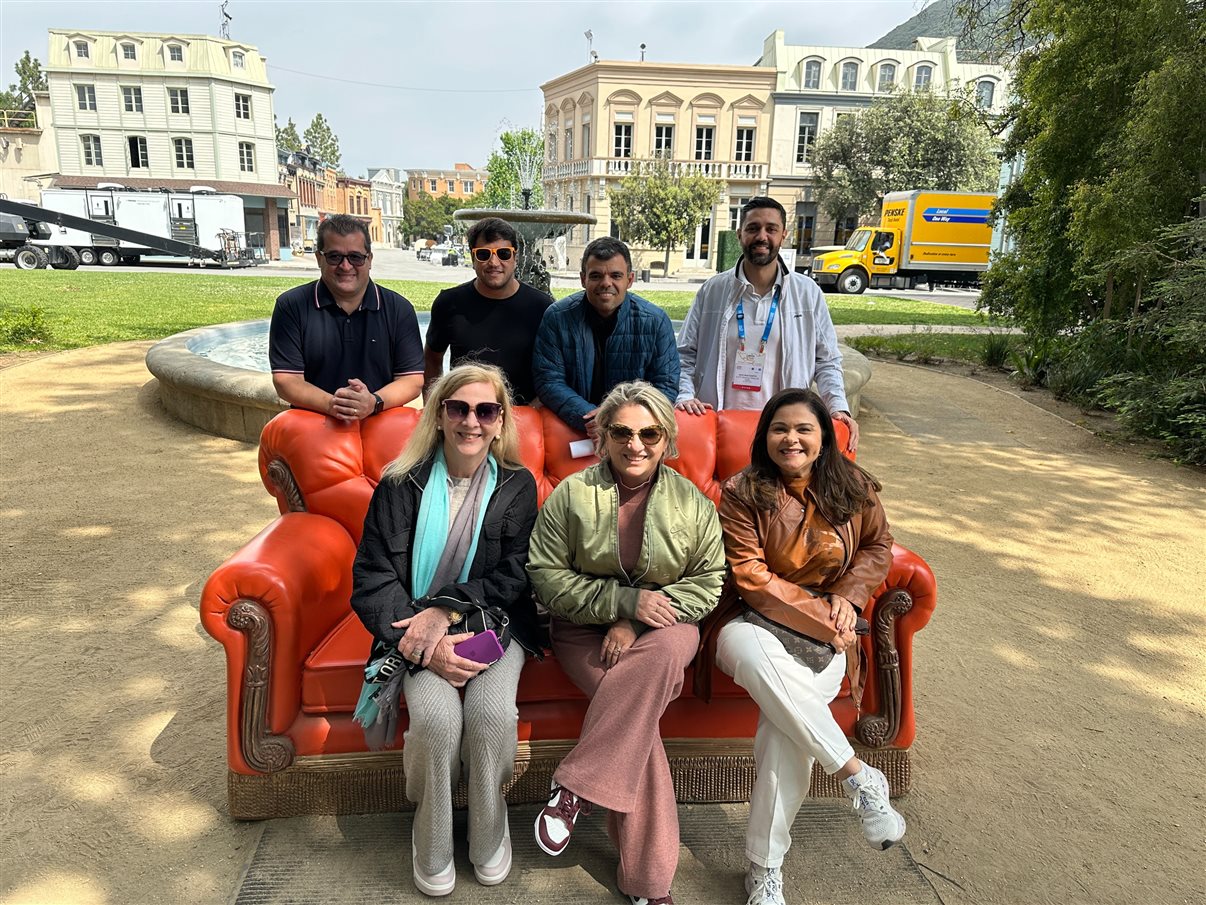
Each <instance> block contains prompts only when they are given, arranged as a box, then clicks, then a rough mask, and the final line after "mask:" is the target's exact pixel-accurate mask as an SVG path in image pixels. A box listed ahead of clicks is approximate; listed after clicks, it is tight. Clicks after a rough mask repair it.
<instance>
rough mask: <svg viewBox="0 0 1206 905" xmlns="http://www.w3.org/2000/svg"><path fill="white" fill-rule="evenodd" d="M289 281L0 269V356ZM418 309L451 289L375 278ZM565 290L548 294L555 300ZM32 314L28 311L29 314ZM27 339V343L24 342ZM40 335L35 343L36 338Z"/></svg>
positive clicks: (134, 334)
mask: <svg viewBox="0 0 1206 905" xmlns="http://www.w3.org/2000/svg"><path fill="white" fill-rule="evenodd" d="M301 282H303V281H302V280H299V279H298V278H296V277H272V276H265V277H260V276H255V277H243V276H231V275H222V274H206V273H197V272H195V271H194V272H187V273H161V272H154V273H106V272H104V271H94V270H93V271H79V270H77V271H64V270H34V271H24V270H17V269H15V268H10V267H3V268H0V352H10V351H13V350H15V349H30V348H43V349H73V348H77V347H79V346H91V345H97V344H100V343H109V342H118V341H120V340H131V339H161V338H163V337H165V336H170V335H171V334H173V333H178V332H179V331H181V330H188V329H190V328H192V327H200V326H205V325H208V324H221V323H226V322H228V321H241V320H254V319H256V318H264V317H268V316H269V315H271V313H272V304H273V301H274V300H275V299H276V297H277V296H278V295H280V293H282V292H283V291H285V290H286V289H289V288H291V287H293V286H296V285H298V284H299V283H301ZM381 282H382V285H383V286H389V287H390V288H391V289H394V290H396V291H398V292H401V293H402V294H403V295H404V296H406V297H407V298H408V299H410V301H411V302H412V303H413V304H414V306H415V307H416V308H417V309H419V310H427V309H429V308H430V307H431V303H432V301H433V300H434V299H435V297H436V294H437V293H438V292H439V291H440V290H441V289H443V288H445V287H447V286H450V285H454V284H451V283H420V282H413V281H401V280H382V281H381ZM571 291H572V290H569V289H566V290H557V293H556V294H557V295H558V297H560V296H564V295H567V294H569V292H571ZM645 296H646V297H647V298H648V299H649V300H650V301H652V302H654V303H656V304H658V305H661V306H662V307H663V308H664V309H665V310H666V312H667V313H668V314H669V315H670V317H671V318H674V319H676V320H678V319H681V318H683V317H684V316H686V313H687V308H688V307H689V306H690V304H691V300H692V299H693V298H694V297H695V289H694V288H692V289H690V290H687V291H656V292H647V293H645ZM828 301H829V306H830V310H831V311H832V313H833V320H834V323H837V324H919V325H925V324H969V325H973V324H983V323H985V321H984V319H983V318H982V317H981V316H980V315H978V314H976V313H974V312H971V311H967V310H965V309H962V308H955V307H952V306H949V305H935V304H931V303H929V302H922V301H914V300H904V299H891V298H882V297H878V296H829V297H828ZM31 308H32V309H35V310H33V311H31ZM30 335H33V336H34V337H35V341H34V342H29V341H26V340H25V337H27V336H30ZM38 338H40V341H37V339H38Z"/></svg>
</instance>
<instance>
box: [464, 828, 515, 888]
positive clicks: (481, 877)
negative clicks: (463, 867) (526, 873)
mask: <svg viewBox="0 0 1206 905" xmlns="http://www.w3.org/2000/svg"><path fill="white" fill-rule="evenodd" d="M504 819H505V818H504ZM509 873H511V825H510V822H509V821H508V822H506V823H504V824H503V837H502V844H501V845H499V847H498V851H496V852H495V853H494V855H493V857H491V858H490V860H489V861H487V862H486V863H485V864H475V865H473V875H474V876H475V877H477V882H478V883H480V884H482V886H497V885H498V884H499V883H501V882H502V881H503V880H505V879H507V875H508V874H509Z"/></svg>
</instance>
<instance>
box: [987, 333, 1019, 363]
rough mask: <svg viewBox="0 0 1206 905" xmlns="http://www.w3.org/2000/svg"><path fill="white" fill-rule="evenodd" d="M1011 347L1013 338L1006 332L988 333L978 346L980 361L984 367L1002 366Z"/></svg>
mask: <svg viewBox="0 0 1206 905" xmlns="http://www.w3.org/2000/svg"><path fill="white" fill-rule="evenodd" d="M1012 349H1013V339H1012V338H1011V337H1010V335H1009V334H1008V333H989V334H988V335H987V336H985V337H984V345H983V346H982V347H981V348H980V363H981V364H982V365H984V367H986V368H1003V367H1005V362H1007V361H1008V360H1009V353H1010V351H1011V350H1012Z"/></svg>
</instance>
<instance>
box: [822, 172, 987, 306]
mask: <svg viewBox="0 0 1206 905" xmlns="http://www.w3.org/2000/svg"><path fill="white" fill-rule="evenodd" d="M996 200H997V198H996V195H994V194H992V193H991V192H925V191H913V192H890V193H888V194H887V195H884V206H883V214H882V215H881V216H880V221H881V222H880V224H879V226H863V227H860V228H859V229H857V230H855V232H854V234H853V235H852V236H851V237H850V240H849V241H848V242H847V243H846V245H845V247H844V248H839V249H835V250H825V251H822V252H820V253H818V254H816V255H814V256H813V258H812V267H811V275H812V278H813V279H814V280H816V281H817V282H818V283H819V284H820V285H821V286H822V288H826V289H829V288H836V289H837V291H838V292H848V293H852V294H854V295H857V294H858V293H860V292H862V291H863V290H864V289H866V288H867V287H868V286H870V287H871V288H872V289H914V288H916V286H917V284H918V283H929V284H930V285H931V286H933V285H934V284H935V283H942V284H945V285H952V284H953V285H970V284H974V283H976V282H978V281H979V279H980V274H981V273H983V272H984V271H985V270H987V269H988V246H989V244H990V243H991V242H992V226H991V224H990V223H989V216H990V215H991V214H992V206H993V203H994V202H995V201H996Z"/></svg>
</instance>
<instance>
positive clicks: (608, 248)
mask: <svg viewBox="0 0 1206 905" xmlns="http://www.w3.org/2000/svg"><path fill="white" fill-rule="evenodd" d="M616 255H623V256H624V263H625V264H627V265H628V272H629V273H632V255H631V254H630V253H629V251H628V246H627V245H625V244H624V243H623V242H621V241H620V240H619V239H613V238H612V237H611V236H600V237H599V238H598V239H595V241H593V242H591V243H590V245H587V246H586V251H584V252H582V272H583V273H586V262H587V261H589V260H590V259H591V258H594V259H595V260H596V261H610V260H611V259H612V258H614V257H615V256H616Z"/></svg>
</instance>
